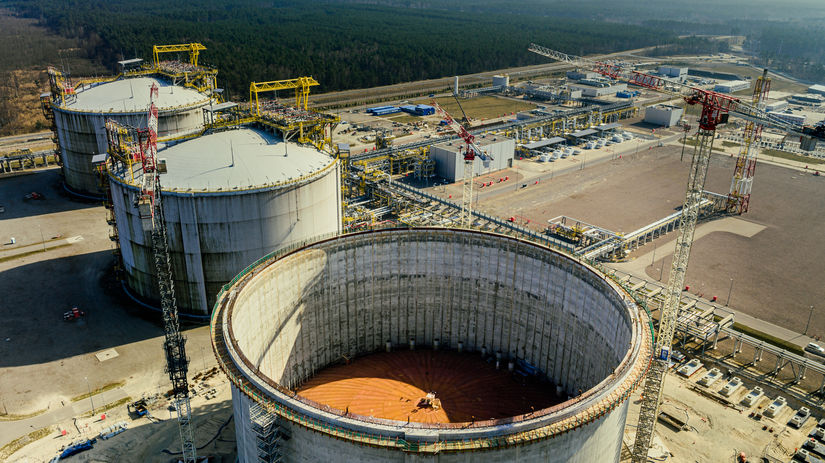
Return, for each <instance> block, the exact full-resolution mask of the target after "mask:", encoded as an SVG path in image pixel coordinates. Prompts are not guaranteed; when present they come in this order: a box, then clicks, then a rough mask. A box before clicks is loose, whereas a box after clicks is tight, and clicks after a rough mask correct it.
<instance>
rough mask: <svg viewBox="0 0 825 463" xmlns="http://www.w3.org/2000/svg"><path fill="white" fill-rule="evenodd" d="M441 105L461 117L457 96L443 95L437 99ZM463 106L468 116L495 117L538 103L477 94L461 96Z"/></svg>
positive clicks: (524, 109)
mask: <svg viewBox="0 0 825 463" xmlns="http://www.w3.org/2000/svg"><path fill="white" fill-rule="evenodd" d="M435 100H436V101H437V102H438V104H439V106H441V107H442V108H444V110H446V111H447V112H448V113H450V115H451V116H453V117H454V118H455V119H456V120H460V119H461V117H462V116H461V109H459V107H458V103H456V101H455V98H453V97H442V98H436V99H435ZM458 100H459V101H460V102H461V107H462V108H464V112H466V113H467V117H469V118H471V119H477V120H480V119H490V118H493V117H501V116H503V115H505V114H506V115H508V116H509V115H510V114H511V113H517V112H520V111H526V110H529V109H535V108H536V105H534V104H532V103H528V102H526V101H517V100H511V99H509V98H499V97H495V96H477V97H474V98H459V99H458ZM413 103H416V104H419V103H423V104H430V100H428V99H421V100H417V101H414V102H413Z"/></svg>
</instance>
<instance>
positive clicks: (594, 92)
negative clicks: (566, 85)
mask: <svg viewBox="0 0 825 463" xmlns="http://www.w3.org/2000/svg"><path fill="white" fill-rule="evenodd" d="M570 90H571V91H572V90H576V91H580V92H581V95H582V96H583V97H590V98H595V97H600V96H606V95H615V94H616V93H618V92H624V91H625V90H627V84H614V85H607V86H605V87H591V86H589V85H571V86H570Z"/></svg>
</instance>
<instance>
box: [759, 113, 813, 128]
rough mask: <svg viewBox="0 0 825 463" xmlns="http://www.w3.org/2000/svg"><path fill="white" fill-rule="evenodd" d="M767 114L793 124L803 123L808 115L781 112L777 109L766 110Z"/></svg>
mask: <svg viewBox="0 0 825 463" xmlns="http://www.w3.org/2000/svg"><path fill="white" fill-rule="evenodd" d="M768 114H769V115H770V116H771V117H774V118H776V119H780V120H783V121H785V122H787V123H789V124H795V125H805V121H806V120H808V117H807V116H805V115H804V114H792V113H782V112H777V111H768Z"/></svg>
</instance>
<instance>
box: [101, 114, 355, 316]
mask: <svg viewBox="0 0 825 463" xmlns="http://www.w3.org/2000/svg"><path fill="white" fill-rule="evenodd" d="M158 158H159V159H161V160H163V159H165V160H166V166H167V170H168V172H167V173H165V174H161V176H160V179H161V185H162V191H163V208H164V214H165V218H166V224H167V227H168V241H169V249H170V252H171V256H172V267H173V273H174V280H175V292H176V297H177V302H178V309H179V310H180V311H182V312H184V313H188V314H192V315H201V316H206V315H208V314H209V311H210V309H211V308H212V306H213V305H214V302H215V294H217V292H218V291H219V290H220V289H221V287H222V286H223V285H224V284H226V283H227V282H228V281H229V280H231V279H232V277H233V276H235V275H236V274H237V273H238V272H239V271H241V270H243V269H244V268H245V267H246V266H248V265H249V264H251V263H253V262H255V261H256V260H257V259H258V258H260V257H261V256H264V255H266V254H267V253H269V252H272V251H274V250H276V249H279V248H281V247H283V246H289V245H292V244H295V243H300V242H303V241H305V240H307V239H309V238H311V237H314V236H317V235H323V234H330V233H337V232H339V231H340V230H341V188H340V181H341V180H340V172H339V164H338V161H337V159H335V158H333V157H332V156H330V155H328V154H326V153H324V152H321V151H319V150H317V149H315V148H314V147H306V146H302V145H298V144H295V143H284V142H283V141H282V140H281V139H280V137H277V136H275V135H272V134H270V133H269V132H265V131H262V130H259V129H255V128H251V127H241V128H236V129H232V130H227V131H223V132H217V133H212V134H208V135H204V136H200V137H197V138H194V139H190V140H186V141H183V142H180V143H178V144H175V145H172V146H169V147H166V148H163V147H161V148H160V149H159V151H158ZM134 170H135V171H136V172H138V168H137V166H135V167H134ZM109 179H110V185H111V189H112V202H113V205H114V214H115V220H116V224H117V228H118V235H119V240H120V247H121V253H122V256H123V268H124V271H125V278H126V284H127V287H128V289H129V290H130V291H131V292H132V293H134V295H136V296H137V297H138V298H140V299H142V300H146V301H149V302H150V303H155V304H156V303H157V301H158V299H159V296H158V286H157V279H156V276H155V275H156V272H155V264H154V261H153V254H152V247H151V240H150V238H149V235H148V234H146V233H144V231H143V228H142V226H141V220H140V217H139V215H138V211H137V208H136V207H135V205H134V203H135V198H136V195H138V194H139V191H140V190H139V184H140V180H141V179H140V176H139V175H136V176H135V178H134V179H133V178H132V177H131V176H130V175H129V172H128V171H127V169H125V168H121V169H117V168H113V167H111V164H110V169H109Z"/></svg>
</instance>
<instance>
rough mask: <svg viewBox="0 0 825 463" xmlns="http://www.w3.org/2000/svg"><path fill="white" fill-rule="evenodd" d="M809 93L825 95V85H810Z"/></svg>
mask: <svg viewBox="0 0 825 463" xmlns="http://www.w3.org/2000/svg"><path fill="white" fill-rule="evenodd" d="M808 93H815V94H817V95H822V96H825V85H811V86H810V87H808Z"/></svg>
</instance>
